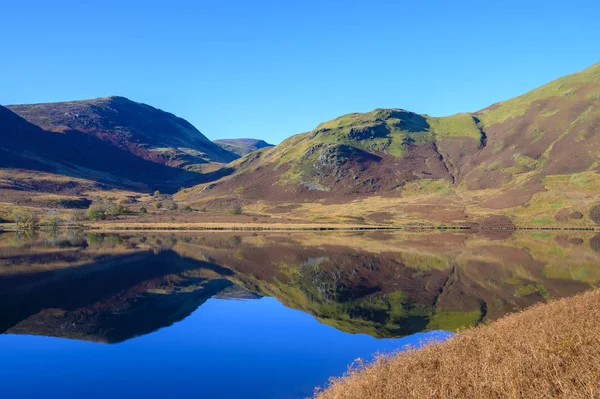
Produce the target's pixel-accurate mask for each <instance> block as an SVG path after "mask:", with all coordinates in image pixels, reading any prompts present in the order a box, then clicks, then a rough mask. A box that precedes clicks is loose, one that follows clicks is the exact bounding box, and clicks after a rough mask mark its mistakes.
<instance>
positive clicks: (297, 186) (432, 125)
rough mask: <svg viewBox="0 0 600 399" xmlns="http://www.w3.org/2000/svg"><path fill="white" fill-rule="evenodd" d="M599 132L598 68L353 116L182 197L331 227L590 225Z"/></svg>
mask: <svg viewBox="0 0 600 399" xmlns="http://www.w3.org/2000/svg"><path fill="white" fill-rule="evenodd" d="M599 133H600V64H596V65H594V66H592V67H590V68H588V69H586V70H584V71H582V72H579V73H576V74H573V75H569V76H566V77H563V78H560V79H558V80H556V81H553V82H551V83H549V84H547V85H545V86H542V87H540V88H538V89H535V90H533V91H531V92H529V93H527V94H525V95H523V96H520V97H517V98H514V99H510V100H508V101H504V102H502V103H498V104H494V105H492V106H491V107H488V108H486V109H483V110H481V111H479V112H474V113H463V114H456V115H451V116H447V117H440V118H436V117H431V116H428V115H419V114H415V113H412V112H409V111H405V110H401V109H377V110H374V111H372V112H368V113H362V114H361V113H354V114H348V115H345V116H342V117H339V118H337V119H334V120H332V121H329V122H325V123H323V124H321V125H319V126H318V127H317V128H315V129H314V130H313V131H311V132H308V133H303V134H300V135H296V136H292V137H290V138H289V139H287V140H285V141H284V142H282V143H281V144H280V145H278V146H276V147H273V148H266V149H262V150H259V151H257V152H254V153H251V154H249V155H247V156H245V157H244V158H242V159H240V160H238V161H235V162H233V163H232V164H231V166H232V167H233V168H235V173H233V174H232V175H231V176H228V177H226V178H224V179H221V180H219V181H217V182H214V183H211V184H210V185H203V186H199V187H197V188H195V189H192V190H185V191H184V192H182V193H180V198H181V199H183V200H187V201H190V202H193V203H198V204H203V206H208V207H209V208H210V207H215V208H218V207H227V206H231V204H233V203H239V204H241V205H244V206H246V209H248V211H252V212H256V213H266V214H274V213H277V214H281V213H285V214H287V215H288V216H291V217H296V218H298V219H310V220H323V221H352V220H356V219H359V220H364V221H366V222H367V223H369V222H373V223H375V222H377V223H381V222H389V223H394V222H395V223H397V222H400V221H401V222H404V223H406V222H409V223H421V222H425V223H452V224H461V225H473V224H494V225H498V224H501V225H513V224H519V225H543V226H550V225H555V224H562V225H565V224H568V225H572V226H590V225H595V223H600V208H598V209H597V212H595V211H594V209H595V208H594V207H595V206H596V201H599V199H598V198H596V197H595V196H594V195H593V193H594V192H598V191H597V190H598V189H600V176H599V175H598V167H599V165H600V134H599ZM257 202H258V203H257ZM599 202H600V201H599ZM596 213H598V215H596Z"/></svg>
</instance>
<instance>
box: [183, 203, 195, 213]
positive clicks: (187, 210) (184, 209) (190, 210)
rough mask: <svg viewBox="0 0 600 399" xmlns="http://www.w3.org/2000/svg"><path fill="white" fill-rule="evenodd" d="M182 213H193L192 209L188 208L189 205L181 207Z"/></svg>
mask: <svg viewBox="0 0 600 399" xmlns="http://www.w3.org/2000/svg"><path fill="white" fill-rule="evenodd" d="M183 211H184V212H192V211H193V209H192V207H191V206H189V205H186V206H184V207H183Z"/></svg>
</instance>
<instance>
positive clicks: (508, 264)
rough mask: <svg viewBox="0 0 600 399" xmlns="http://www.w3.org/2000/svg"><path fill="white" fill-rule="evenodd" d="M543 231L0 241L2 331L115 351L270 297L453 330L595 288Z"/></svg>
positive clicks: (592, 258) (345, 321)
mask: <svg viewBox="0 0 600 399" xmlns="http://www.w3.org/2000/svg"><path fill="white" fill-rule="evenodd" d="M599 243H600V236H598V235H594V234H588V233H582V232H577V233H568V234H567V233H562V232H561V233H560V234H558V233H550V232H531V231H527V232H524V231H522V232H493V231H490V232H487V233H486V234H481V233H474V232H437V231H434V232H427V233H401V232H398V233H387V232H386V233H382V232H369V233H363V234H349V233H348V234H342V233H323V234H315V233H310V234H305V233H273V234H238V235H235V236H232V235H230V234H224V233H223V234H221V233H218V234H217V233H213V234H208V233H207V234H197V233H195V234H177V235H175V234H168V233H167V234H158V233H156V234H154V233H152V234H140V233H133V234H126V235H115V234H97V233H84V232H79V233H71V234H67V235H59V236H56V235H55V236H43V235H40V236H33V237H31V236H30V237H26V236H19V235H17V234H15V233H4V234H1V235H0V332H1V333H12V334H33V335H44V336H54V337H67V338H75V339H80V340H92V341H99V342H107V343H116V342H122V341H125V340H128V339H130V338H133V337H136V336H140V335H144V334H148V333H150V332H152V331H155V330H157V329H159V328H161V327H166V326H169V325H171V324H173V323H174V322H177V321H179V320H182V319H184V318H186V317H187V316H188V315H190V314H191V313H192V312H193V311H194V310H196V309H197V308H198V307H201V306H202V305H203V304H204V303H205V302H206V301H207V300H208V299H209V298H227V299H249V300H251V299H256V298H261V297H264V296H267V297H275V298H277V299H278V300H279V301H280V302H281V303H283V304H284V305H285V306H288V307H291V308H295V309H298V310H301V311H303V312H306V313H309V314H311V315H312V316H314V317H315V318H317V319H318V320H319V321H320V322H322V323H325V324H328V325H330V326H333V327H335V328H336V329H338V330H340V331H344V332H348V333H364V334H368V335H371V336H373V337H377V338H386V337H387V338H389V337H402V336H405V335H409V334H413V333H416V332H420V331H427V330H454V329H456V328H458V327H460V326H461V325H467V326H469V325H474V324H477V323H481V322H482V321H487V320H493V319H496V318H498V317H500V316H502V315H503V314H505V313H507V312H512V311H515V310H518V309H522V308H524V307H526V306H528V305H531V304H533V303H536V302H540V301H546V300H548V299H549V298H555V297H562V296H567V295H572V294H574V293H577V292H581V291H584V290H586V289H589V288H590V287H595V286H596V285H597V283H598V281H600V253H599V251H600V244H599Z"/></svg>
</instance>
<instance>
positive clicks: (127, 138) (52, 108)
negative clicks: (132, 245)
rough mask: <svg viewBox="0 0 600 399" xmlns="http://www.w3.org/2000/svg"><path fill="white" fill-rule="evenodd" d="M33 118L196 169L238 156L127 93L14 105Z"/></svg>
mask: <svg viewBox="0 0 600 399" xmlns="http://www.w3.org/2000/svg"><path fill="white" fill-rule="evenodd" d="M7 108H8V109H10V110H11V111H13V112H15V113H16V114H18V115H19V116H21V117H22V118H24V119H25V120H27V121H28V122H30V123H32V124H34V125H36V126H39V127H40V128H42V129H44V130H47V131H52V132H57V133H76V132H78V133H85V134H88V135H90V136H92V137H95V138H97V139H99V140H102V141H103V142H105V143H108V144H111V145H113V146H115V147H117V148H119V149H121V150H123V151H126V152H129V153H131V154H134V155H136V156H138V157H140V158H142V159H145V160H148V161H152V162H155V163H160V164H163V165H168V166H174V167H180V168H187V169H193V168H194V166H196V165H201V164H206V163H209V162H219V163H227V162H230V161H232V160H234V159H235V158H236V156H235V154H232V153H230V152H229V151H226V150H223V149H222V148H221V147H219V146H217V145H215V144H213V143H212V142H211V141H210V140H208V139H207V138H206V137H205V136H204V135H203V134H202V133H200V132H199V131H198V130H197V129H196V128H195V127H194V126H192V125H191V124H190V123H189V122H187V121H186V120H184V119H182V118H178V117H176V116H175V115H173V114H170V113H168V112H164V111H161V110H159V109H156V108H154V107H151V106H149V105H146V104H142V103H137V102H134V101H131V100H129V99H127V98H124V97H105V98H96V99H91V100H83V101H71V102H58V103H47V104H26V105H9V106H7Z"/></svg>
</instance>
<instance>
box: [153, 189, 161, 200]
mask: <svg viewBox="0 0 600 399" xmlns="http://www.w3.org/2000/svg"><path fill="white" fill-rule="evenodd" d="M154 196H155V197H156V198H158V197H160V191H158V190H156V191H155V192H154Z"/></svg>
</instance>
